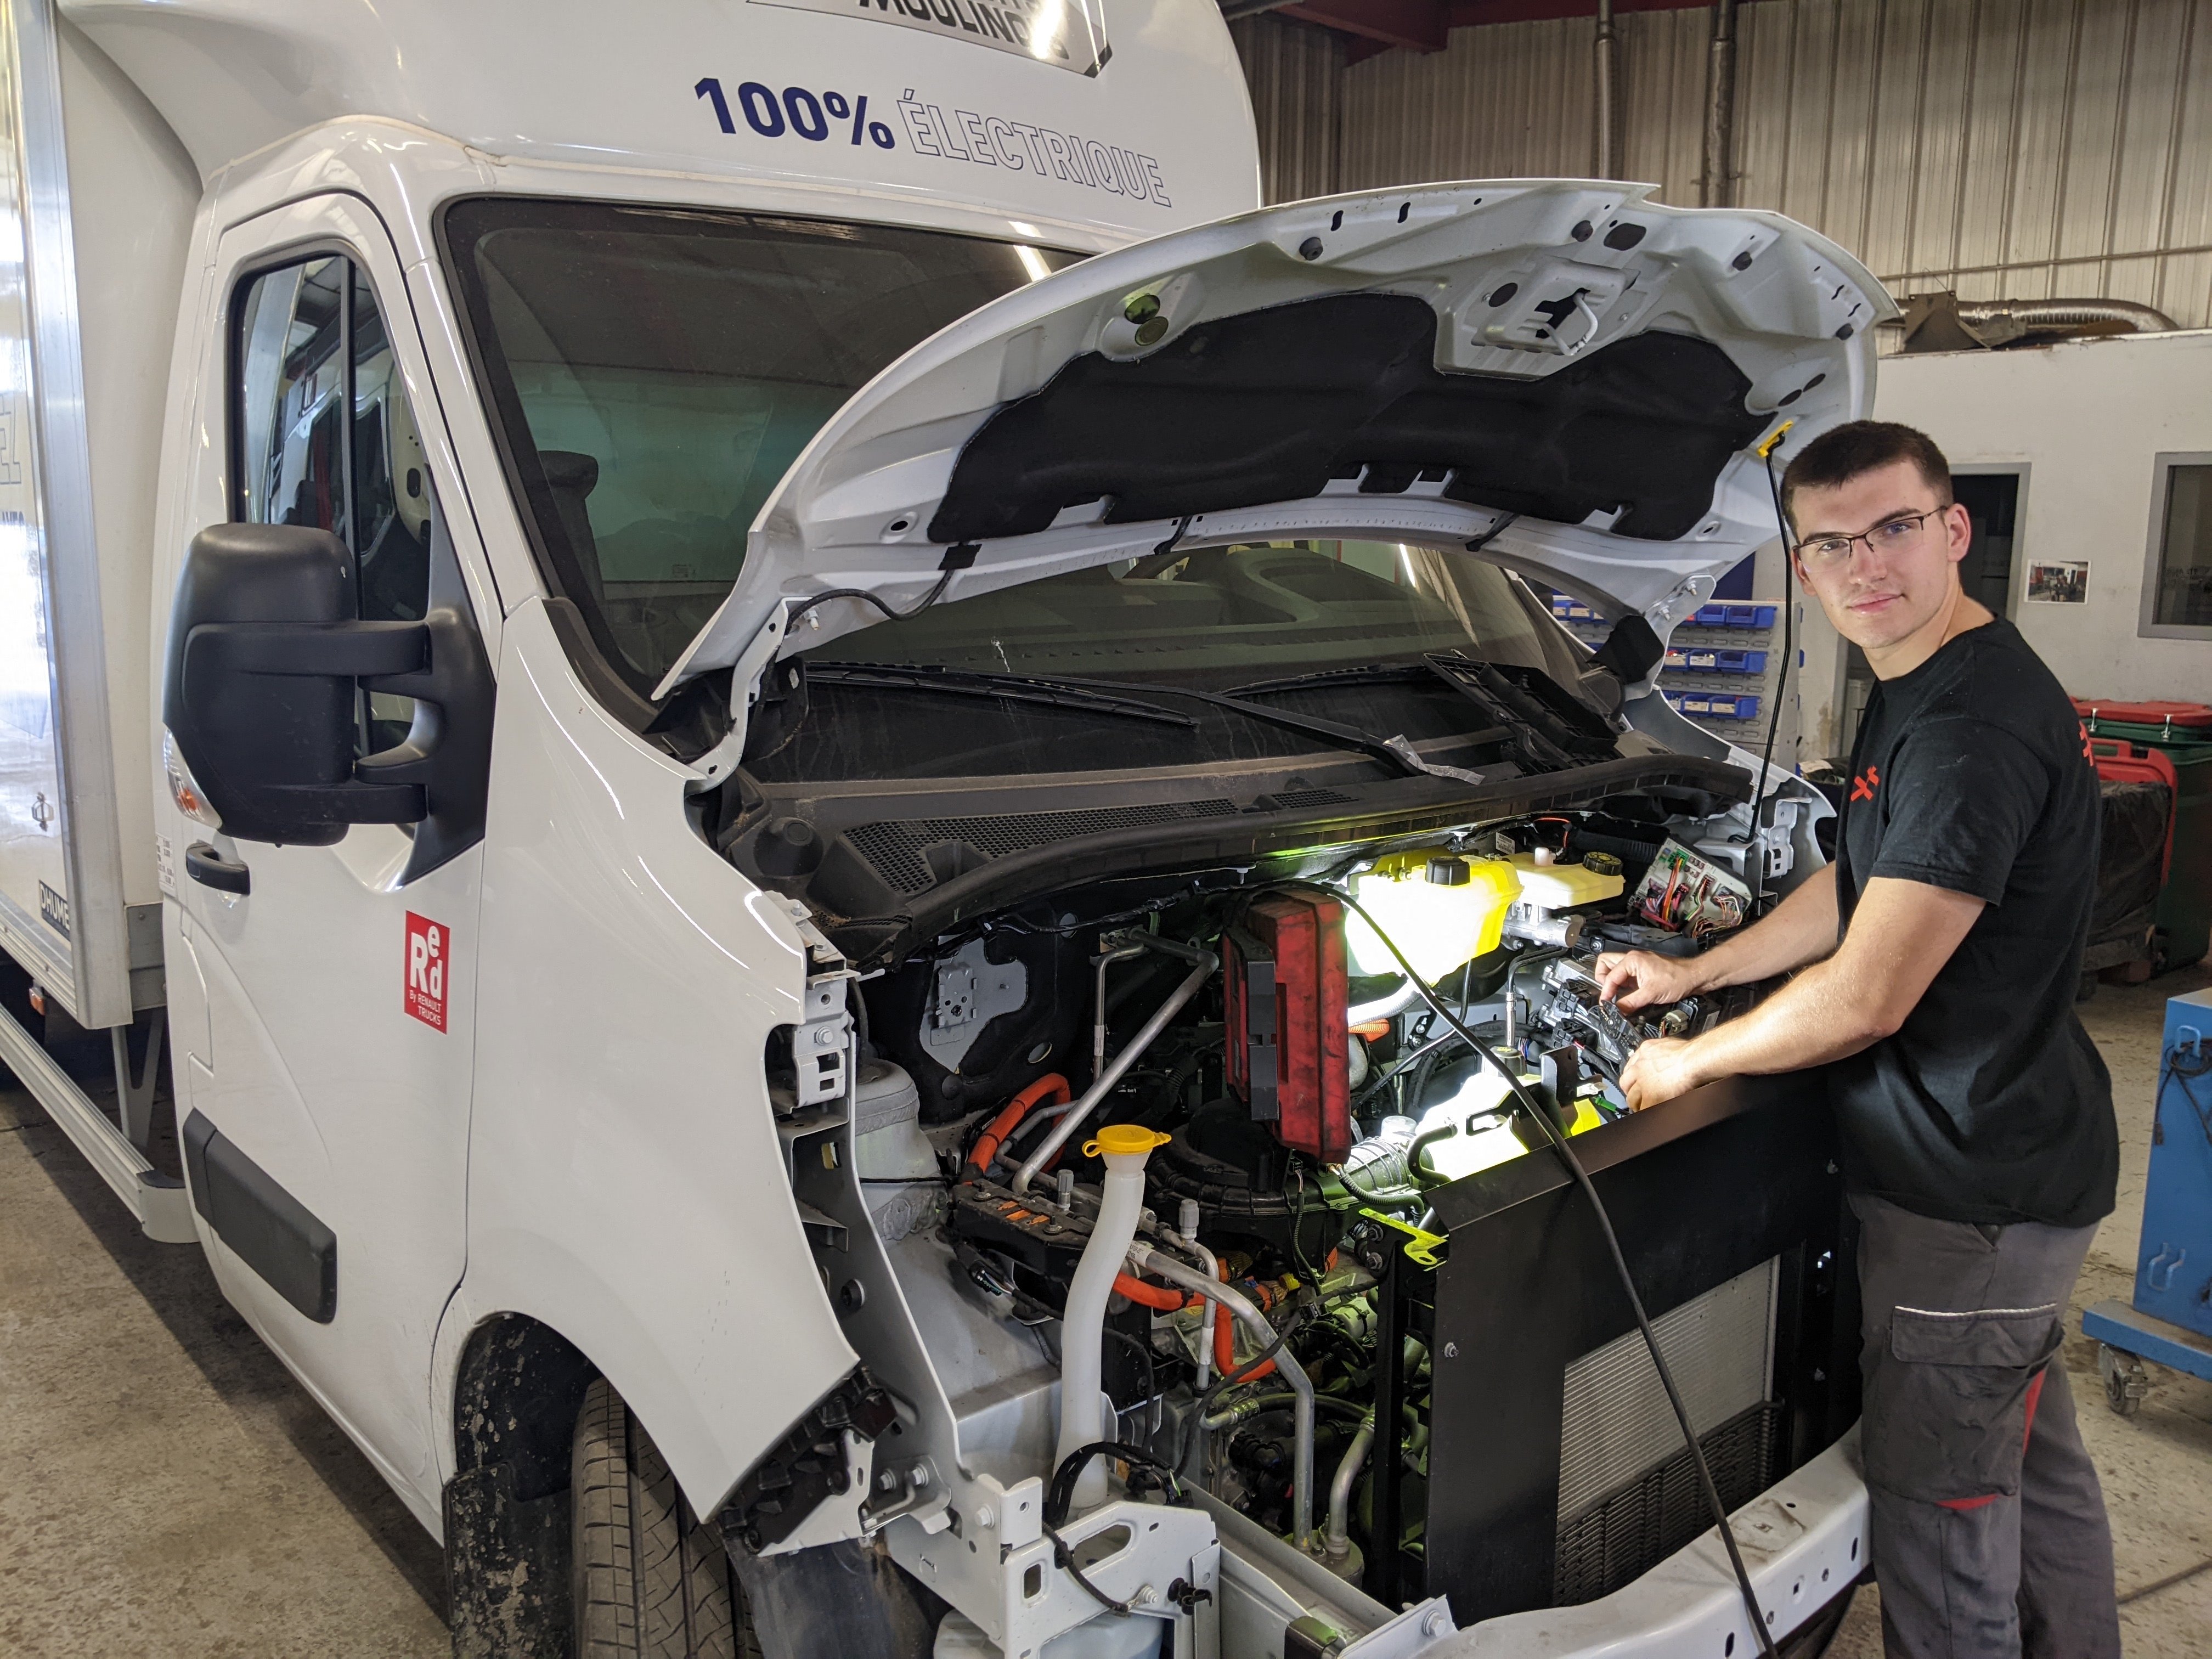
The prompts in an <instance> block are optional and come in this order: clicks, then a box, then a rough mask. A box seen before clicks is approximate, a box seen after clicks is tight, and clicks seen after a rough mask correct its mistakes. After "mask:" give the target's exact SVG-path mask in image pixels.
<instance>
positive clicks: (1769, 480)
mask: <svg viewBox="0 0 2212 1659" xmlns="http://www.w3.org/2000/svg"><path fill="white" fill-rule="evenodd" d="M1759 459H1760V461H1761V462H1762V463H1763V464H1764V465H1765V468H1766V493H1767V494H1768V495H1771V496H1772V497H1773V499H1774V522H1775V524H1776V525H1777V526H1778V527H1779V528H1780V530H1781V532H1782V668H1781V671H1779V672H1778V674H1777V675H1776V676H1775V679H1774V707H1773V708H1771V709H1769V710H1768V711H1767V716H1766V747H1765V748H1764V749H1762V750H1759V787H1758V788H1757V789H1755V790H1753V792H1752V797H1751V824H1750V827H1749V828H1748V829H1746V830H1745V831H1744V839H1745V840H1746V841H1747V842H1748V841H1751V840H1753V839H1755V838H1756V837H1757V836H1758V834H1759V809H1760V808H1761V807H1762V806H1763V805H1765V800H1766V774H1767V769H1769V768H1770V767H1771V766H1772V765H1773V763H1774V734H1775V733H1776V732H1778V731H1779V730H1781V728H1782V702H1783V698H1784V696H1785V695H1786V694H1787V693H1788V691H1789V690H1790V662H1791V660H1792V659H1794V658H1795V657H1796V654H1797V645H1796V639H1797V629H1796V621H1797V615H1796V612H1797V604H1796V600H1795V599H1793V598H1792V597H1791V582H1790V579H1791V577H1792V576H1793V575H1794V574H1796V568H1797V561H1796V556H1794V555H1793V554H1792V553H1791V552H1790V516H1789V514H1787V513H1784V511H1783V510H1782V485H1781V483H1780V481H1779V480H1778V479H1777V478H1776V477H1775V476H1774V452H1773V451H1772V450H1771V449H1769V450H1768V451H1767V452H1766V453H1765V454H1764V455H1762V456H1760V457H1759ZM1798 737H1799V740H1800V741H1801V742H1802V740H1803V737H1804V734H1803V733H1802V732H1800V733H1799V734H1798ZM1755 873H1756V874H1757V875H1758V877H1759V880H1758V882H1757V884H1756V885H1757V887H1758V889H1759V891H1761V892H1764V891H1765V890H1766V880H1765V876H1766V860H1765V859H1764V858H1761V859H1759V868H1758V870H1757V872H1755Z"/></svg>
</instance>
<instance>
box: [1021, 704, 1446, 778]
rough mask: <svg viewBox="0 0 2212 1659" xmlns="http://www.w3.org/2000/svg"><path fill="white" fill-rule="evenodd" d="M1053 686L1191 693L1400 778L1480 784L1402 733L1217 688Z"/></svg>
mask: <svg viewBox="0 0 2212 1659" xmlns="http://www.w3.org/2000/svg"><path fill="white" fill-rule="evenodd" d="M1053 684H1055V685H1081V686H1094V687H1100V688H1103V687H1108V686H1112V687H1116V688H1118V689H1120V690H1124V691H1142V692H1144V693H1146V695H1147V696H1156V697H1191V698H1194V699H1195V700H1196V701H1198V702H1203V703H1208V704H1211V705H1212V707H1214V708H1226V709H1228V710H1229V711H1230V712H1231V713H1232V714H1242V715H1243V717H1244V718H1245V719H1246V720H1251V721H1253V722H1255V724H1257V725H1261V726H1279V727H1280V728H1281V729H1282V730H1284V731H1285V732H1297V733H1299V734H1300V735H1301V736H1304V737H1309V738H1321V739H1322V741H1323V742H1324V743H1328V744H1333V745H1334V746H1335V747H1337V748H1339V749H1349V750H1352V751H1353V752H1354V753H1357V754H1361V755H1365V756H1366V757H1368V758H1370V760H1377V761H1380V762H1382V763H1383V765H1385V766H1387V767H1389V769H1391V770H1392V771H1394V772H1396V773H1397V774H1399V775H1401V776H1402V777H1408V778H1423V777H1429V778H1450V779H1452V780H1453V781H1456V782H1460V783H1480V782H1481V781H1482V775H1481V774H1480V773H1479V772H1468V771H1464V770H1462V769H1460V768H1459V767H1456V766H1439V765H1437V764H1436V763H1434V762H1431V761H1425V760H1423V759H1422V758H1421V757H1420V756H1419V754H1418V753H1416V752H1415V750H1414V749H1413V744H1409V743H1407V741H1406V739H1405V738H1403V737H1390V738H1378V737H1374V736H1372V735H1370V733H1368V732H1362V731H1361V730H1359V728H1358V727H1357V726H1346V725H1343V724H1341V723H1340V722H1339V721H1336V720H1323V719H1322V718H1321V716H1319V715H1318V714H1291V712H1290V711H1289V710H1288V709H1286V708H1268V707H1267V705H1266V704H1265V703H1260V702H1246V701H1245V700H1244V699H1243V698H1242V697H1237V696H1229V695H1227V694H1226V693H1224V692H1220V691H1200V690H1195V689H1194V688H1193V687H1190V686H1188V685H1153V684H1146V683H1144V682H1141V681H1138V680H1090V679H1055V680H1054V682H1053Z"/></svg>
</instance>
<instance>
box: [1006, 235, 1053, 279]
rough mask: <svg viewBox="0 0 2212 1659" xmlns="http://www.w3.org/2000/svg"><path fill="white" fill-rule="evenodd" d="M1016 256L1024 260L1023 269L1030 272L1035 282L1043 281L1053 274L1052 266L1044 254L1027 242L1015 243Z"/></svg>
mask: <svg viewBox="0 0 2212 1659" xmlns="http://www.w3.org/2000/svg"><path fill="white" fill-rule="evenodd" d="M1014 258H1017V259H1019V260H1020V261H1021V262H1022V269H1023V270H1026V271H1027V272H1029V274H1030V281H1031V282H1033V283H1041V282H1042V281H1044V279H1045V278H1046V277H1048V276H1051V275H1052V267H1051V266H1050V265H1048V264H1045V262H1044V255H1043V254H1042V253H1039V252H1037V251H1036V249H1035V248H1033V247H1031V246H1030V245H1029V244H1028V243H1026V242H1017V243H1015V244H1014Z"/></svg>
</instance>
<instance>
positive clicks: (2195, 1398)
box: [0, 971, 2212, 1659]
mask: <svg viewBox="0 0 2212 1659" xmlns="http://www.w3.org/2000/svg"><path fill="white" fill-rule="evenodd" d="M2208 982H2212V975H2208V974H2206V973H2204V972H2203V971H2191V972H2185V973H2180V974H2174V975H2168V976H2167V977H2166V978H2165V979H2163V980H2160V981H2155V982H2154V983H2153V984H2151V985H2148V986H2143V987H2133V988H2121V987H2106V988H2104V989H2103V990H2101V991H2100V992H2099V994H2098V995H2097V997H2096V999H2095V1000H2094V1001H2093V1002H2092V1003H2090V1004H2089V1005H2088V1006H2087V1007H2085V1008H2084V1009H2083V1011H2082V1013H2083V1018H2084V1019H2085V1021H2086V1022H2087V1024H2088V1027H2089V1030H2090V1031H2091V1033H2092V1034H2093V1036H2095V1037H2096V1039H2097V1041H2098V1042H2099V1044H2100V1046H2101V1047H2102V1048H2103V1050H2104V1053H2105V1056H2106V1060H2107V1061H2108V1062H2109V1063H2110V1065H2111V1066H2112V1079H2113V1085H2114V1090H2115V1093H2116V1095H2117V1097H2118V1103H2119V1108H2120V1124H2121V1139H2122V1147H2123V1151H2122V1163H2121V1170H2122V1173H2121V1187H2120V1207H2119V1210H2118V1212H2117V1213H2116V1214H2115V1215H2114V1216H2113V1217H2112V1219H2111V1220H2110V1221H2108V1222H2107V1223H2106V1225H2105V1227H2104V1230H2103V1231H2102V1232H2101V1233H2100V1235H2099V1237H2098V1242H2097V1246H2096V1248H2095V1249H2094V1250H2093V1252H2092V1254H2091V1255H2090V1258H2089V1265H2088V1267H2087V1271H2086V1272H2085V1273H2084V1275H2083V1278H2082V1281H2081V1286H2080V1288H2079V1291H2078V1293H2077V1298H2076V1299H2077V1304H2080V1303H2086V1302H2091V1301H2095V1300H2097V1299H2098V1298H2100V1297H2106V1296H2115V1295H2117V1296H2124V1295H2125V1294H2126V1293H2127V1291H2128V1289H2129V1287H2130V1285H2131V1283H2132V1281H2133V1278H2134V1273H2135V1255H2136V1224H2137V1218H2138V1217H2139V1215H2140V1213H2141V1207H2142V1183H2143V1172H2144V1169H2145V1165H2146V1163H2147V1160H2148V1139H2149V1123H2150V1100H2151V1090H2152V1087H2153V1085H2154V1082H2155V1080H2156V1078H2155V1071H2154V1067H2155V1066H2156V1063H2157V1045H2158V1037H2159V1033H2160V1028H2161V1025H2162V1023H2163V1018H2164V1008H2165V1001H2166V998H2167V997H2168V996H2170V995H2172V994H2176V993H2178V992H2180V991H2184V990H2189V989H2193V988H2195V987H2198V986H2201V985H2203V984H2206V983H2208ZM0 1076H4V1074H0ZM2075 1328H2076V1329H2077V1330H2078V1328H2079V1322H2078V1319H2077V1320H2076V1321H2075ZM2066 1362H2067V1364H2068V1367H2069V1370H2070V1371H2071V1373H2072V1375H2073V1379H2074V1388H2075V1395H2076V1396H2077V1397H2078V1398H2079V1399H2080V1401H2081V1404H2082V1407H2083V1409H2082V1413H2081V1419H2082V1426H2083V1431H2084V1433H2085V1435H2086V1436H2087V1439H2088V1443H2089V1447H2090V1449H2091V1451H2092V1452H2093V1454H2094V1455H2095V1456H2096V1458H2097V1462H2098V1465H2099V1467H2100V1468H2101V1469H2102V1470H2103V1472H2104V1475H2105V1490H2106V1498H2107V1500H2108V1502H2109V1504H2110V1506H2111V1510H2112V1528H2113V1533H2114V1535H2115V1541H2116V1543H2117V1546H2118V1577H2119V1583H2120V1589H2121V1592H2122V1594H2123V1595H2128V1594H2130V1592H2136V1593H2137V1595H2136V1599H2135V1600H2134V1601H2130V1603H2129V1604H2128V1605H2127V1606H2126V1607H2124V1609H2123V1613H2122V1617H2123V1620H2124V1636H2125V1641H2126V1647H2127V1652H2128V1654H2129V1656H2130V1659H2183V1656H2191V1659H2196V1656H2203V1655H2204V1654H2206V1653H2207V1652H2208V1651H2212V1384H2207V1383H2197V1382H2195V1381H2193V1380H2191V1379H2188V1378H2184V1377H2179V1376H2174V1375H2172V1373H2168V1372H2163V1371H2154V1376H2155V1382H2154V1388H2153V1390H2152V1393H2151V1396H2150V1398H2149V1399H2148V1401H2146V1402H2145V1404H2144V1406H2143V1408H2142V1414H2141V1415H2140V1416H2138V1417H2136V1418H2135V1419H2132V1420H2123V1419H2120V1418H2118V1417H2115V1416H2113V1415H2112V1413H2109V1412H2108V1411H2106V1409H2105V1407H2104V1406H2103V1404H2102V1400H2103V1392H2102V1389H2101V1386H2100V1383H2098V1381H2097V1376H2096V1360H2095V1352H2094V1346H2093V1344H2090V1343H2087V1342H2086V1341H2084V1340H2081V1338H2080V1337H2079V1336H2078V1335H2077V1336H2076V1337H2075V1339H2074V1340H2072V1341H2070V1342H2069V1344H2068V1345H2067V1348H2066ZM2199 1566H2203V1567H2205V1568H2206V1569H2207V1570H2206V1571H2199V1572H2197V1573H2196V1574H2195V1575H2194V1576H2192V1577H2186V1578H2184V1579H2182V1580H2181V1581H2180V1582H2178V1583H2172V1584H2170V1585H2168V1586H2167V1587H2166V1588H2164V1589H2149V1590H2148V1593H2143V1592H2144V1591H2145V1587H2148V1586H2153V1585H2155V1584H2157V1583H2160V1581H2161V1580H2164V1579H2167V1578H2169V1577H2172V1576H2173V1575H2176V1574H2181V1573H2185V1572H2186V1571H2188V1570H2189V1569H2191V1568H2193V1567H2199ZM443 1601H444V1588H443V1583H442V1571H441V1565H440V1559H439V1553H438V1551H437V1549H436V1547H435V1546H434V1545H433V1544H432V1543H431V1542H430V1540H429V1539H428V1536H427V1535H425V1534H424V1533H423V1532H422V1529H421V1528H419V1527H417V1526H416V1523H415V1522H414V1520H413V1518H412V1517H411V1516H410V1515H408V1513H407V1512H406V1511H405V1510H404V1509H402V1508H401V1507H400V1504H399V1503H398V1500H397V1499H396V1498H393V1497H392V1494H391V1492H389V1491H388V1490H387V1489H386V1487H385V1486H384V1484H383V1482H382V1481H381V1480H379V1479H378V1477H377V1476H376V1474H374V1471H373V1470H371V1469H370V1468H369V1467H368V1463H367V1462H365V1461H364V1460H363V1459H362V1457H361V1455H360V1454H359V1453H357V1452H356V1451H355V1450H354V1449H353V1447H352V1445H351V1444H350V1443H349V1442H347V1440H346V1439H345V1437H343V1435H342V1434H340V1433H339V1432H338V1431H337V1429H336V1428H335V1427H333V1426H332V1425H331V1423H330V1422H329V1420H328V1419H326V1418H325V1417H324V1416H323V1415H322V1413H320V1412H319V1410H318V1409H317V1408H316V1407H315V1406H314V1405H313V1402H312V1401H309V1400H308V1398H307V1395H306V1394H305V1393H304V1392H303V1391H302V1390H301V1388H300V1387H299V1385H298V1384H297V1383H295V1382H294V1381H293V1380H292V1378H291V1376H290V1375H289V1373H288V1372H286V1371H285V1370H284V1369H283V1366H282V1365H280V1364H278V1363H277V1362H276V1359H275V1358H272V1357H271V1356H270V1353H269V1352H268V1351H267V1350H266V1349H264V1347H263V1346H261V1345H260V1343H259V1342H258V1340H256V1339H255V1337H254V1336H253V1334H252V1332H250V1331H249V1330H247V1328H246V1325H245V1324H244V1322H242V1321H240V1319H239V1318H238V1316H236V1315H234V1313H232V1312H231V1311H230V1310H229V1309H228V1307H227V1306H226V1305H225V1304H224V1303H223V1301H222V1297H220V1296H219V1295H218V1294H217V1293H216V1287H215V1282H214V1280H213V1279H212V1278H211V1277H210V1274H209V1273H208V1269H207V1266H206V1264H205V1262H204V1261H202V1259H201V1258H200V1256H199V1255H198V1253H197V1251H194V1250H190V1249H179V1248H177V1247H175V1246H169V1245H159V1244H155V1243H149V1241H148V1240H147V1239H146V1238H144V1237H143V1236H142V1235H140V1234H139V1233H138V1232H137V1229H136V1228H135V1226H134V1225H132V1224H131V1222H130V1220H129V1219H128V1218H126V1217H125V1214H124V1212H123V1210H122V1209H121V1207H120V1206H118V1205H117V1203H116V1202H115V1200H114V1199H113V1198H112V1196H111V1195H110V1194H109V1193H108V1191H107V1189H106V1188H105V1187H104V1186H103V1185H101V1183H100V1180H99V1177H97V1176H94V1174H93V1173H92V1171H91V1170H90V1169H89V1168H88V1167H87V1166H86V1164H84V1163H83V1161H82V1159H81V1158H78V1157H77V1155H76V1150H75V1149H74V1148H73V1147H71V1146H70V1145H69V1144H68V1142H67V1141H65V1140H64V1139H63V1138H62V1136H61V1134H60V1133H59V1132H58V1131H57V1130H56V1129H54V1128H53V1127H52V1125H51V1124H49V1123H48V1122H47V1121H46V1117H45V1115H44V1114H43V1113H41V1112H40V1109H38V1107H37V1105H36V1104H35V1103H33V1102H32V1101H30V1100H29V1099H28V1098H27V1097H25V1096H23V1095H21V1093H18V1092H14V1091H0V1659H15V1656H24V1659H94V1656H98V1659H112V1656H118V1655H137V1654H146V1655H160V1656H162V1659H246V1656H252V1659H264V1656H271V1655H284V1656H291V1655H300V1656H315V1659H372V1656H374V1659H434V1656H443V1655H445V1654H446V1653H447V1638H446V1632H445V1627H444V1625H443V1623H442V1608H443ZM1832 1652H1833V1653H1834V1654H1835V1656H1837V1659H1863V1656H1875V1655H1878V1654H1879V1653H1880V1652H1881V1631H1880V1617H1879V1613H1878V1611H1877V1606H1876V1597H1875V1594H1874V1592H1873V1591H1871V1590H1868V1591H1863V1592H1862V1593H1861V1595H1860V1597H1859V1604H1858V1605H1857V1607H1854V1608H1853V1610H1852V1615H1851V1619H1850V1623H1849V1624H1848V1625H1847V1626H1846V1627H1845V1630H1844V1634H1843V1636H1842V1637H1841V1638H1839V1639H1838V1642H1837V1644H1836V1645H1835V1647H1834V1648H1833V1650H1832Z"/></svg>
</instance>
